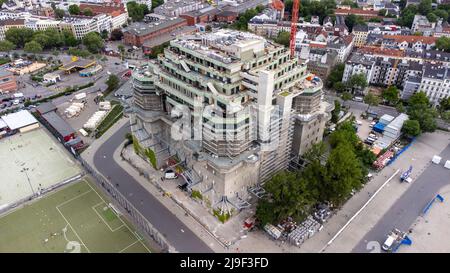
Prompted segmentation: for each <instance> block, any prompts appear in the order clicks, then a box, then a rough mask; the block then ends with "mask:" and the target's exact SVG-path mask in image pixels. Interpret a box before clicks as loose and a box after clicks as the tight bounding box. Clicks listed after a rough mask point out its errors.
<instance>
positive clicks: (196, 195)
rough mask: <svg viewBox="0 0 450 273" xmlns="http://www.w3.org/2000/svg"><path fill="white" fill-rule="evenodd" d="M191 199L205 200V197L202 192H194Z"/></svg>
mask: <svg viewBox="0 0 450 273" xmlns="http://www.w3.org/2000/svg"><path fill="white" fill-rule="evenodd" d="M191 197H192V198H197V199H199V200H203V195H202V194H201V193H200V191H196V190H192V193H191Z"/></svg>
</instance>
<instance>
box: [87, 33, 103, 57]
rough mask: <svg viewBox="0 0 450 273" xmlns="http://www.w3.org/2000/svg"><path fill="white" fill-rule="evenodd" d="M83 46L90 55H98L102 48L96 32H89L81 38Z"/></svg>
mask: <svg viewBox="0 0 450 273" xmlns="http://www.w3.org/2000/svg"><path fill="white" fill-rule="evenodd" d="M83 45H84V46H86V48H87V50H89V52H91V53H98V52H100V50H101V49H102V48H103V39H102V37H100V35H99V34H98V33H97V32H90V33H88V34H86V35H85V36H84V37H83Z"/></svg>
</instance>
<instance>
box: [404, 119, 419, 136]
mask: <svg viewBox="0 0 450 273" xmlns="http://www.w3.org/2000/svg"><path fill="white" fill-rule="evenodd" d="M402 132H403V133H404V134H406V135H407V136H409V137H415V136H418V135H420V124H419V122H418V121H417V120H407V121H405V122H404V123H403V127H402Z"/></svg>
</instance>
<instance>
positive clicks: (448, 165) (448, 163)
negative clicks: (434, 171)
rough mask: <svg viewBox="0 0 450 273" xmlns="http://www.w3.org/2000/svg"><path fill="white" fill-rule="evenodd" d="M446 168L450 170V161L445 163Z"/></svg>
mask: <svg viewBox="0 0 450 273" xmlns="http://www.w3.org/2000/svg"><path fill="white" fill-rule="evenodd" d="M444 168H447V169H450V160H447V161H445V164H444Z"/></svg>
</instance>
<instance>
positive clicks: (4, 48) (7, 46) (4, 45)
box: [0, 40, 16, 51]
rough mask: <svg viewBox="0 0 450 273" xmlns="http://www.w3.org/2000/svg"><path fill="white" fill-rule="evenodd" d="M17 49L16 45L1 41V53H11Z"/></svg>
mask: <svg viewBox="0 0 450 273" xmlns="http://www.w3.org/2000/svg"><path fill="white" fill-rule="evenodd" d="M15 48H16V45H14V44H13V43H11V42H10V41H8V40H4V41H0V51H10V50H13V49H15Z"/></svg>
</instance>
